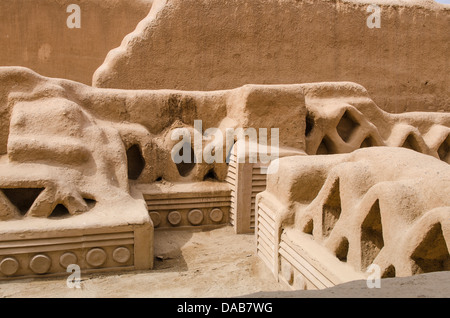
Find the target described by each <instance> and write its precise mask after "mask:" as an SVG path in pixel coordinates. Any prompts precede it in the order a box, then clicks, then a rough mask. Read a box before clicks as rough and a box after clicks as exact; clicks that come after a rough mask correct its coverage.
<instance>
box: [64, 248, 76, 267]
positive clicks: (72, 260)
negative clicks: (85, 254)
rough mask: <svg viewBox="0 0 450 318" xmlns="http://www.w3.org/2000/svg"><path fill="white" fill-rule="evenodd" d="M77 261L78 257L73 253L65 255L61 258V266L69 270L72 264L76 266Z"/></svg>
mask: <svg viewBox="0 0 450 318" xmlns="http://www.w3.org/2000/svg"><path fill="white" fill-rule="evenodd" d="M77 261H78V257H77V256H76V255H75V254H74V253H72V252H67V253H64V254H63V255H61V257H60V258H59V264H60V265H61V266H62V267H64V268H67V267H68V266H69V265H71V264H76V263H77Z"/></svg>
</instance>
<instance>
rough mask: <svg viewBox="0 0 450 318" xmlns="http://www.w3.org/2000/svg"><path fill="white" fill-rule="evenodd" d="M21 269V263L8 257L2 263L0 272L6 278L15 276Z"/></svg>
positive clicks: (0, 263)
mask: <svg viewBox="0 0 450 318" xmlns="http://www.w3.org/2000/svg"><path fill="white" fill-rule="evenodd" d="M18 269H19V262H17V260H16V259H15V258H14V257H6V258H4V259H3V260H2V261H1V262H0V271H1V272H2V273H3V274H5V275H6V276H11V275H14V274H15V273H16V272H17V270H18Z"/></svg>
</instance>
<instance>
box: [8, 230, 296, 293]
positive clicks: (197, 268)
mask: <svg viewBox="0 0 450 318" xmlns="http://www.w3.org/2000/svg"><path fill="white" fill-rule="evenodd" d="M253 240H254V236H253V235H235V234H234V233H233V229H232V228H231V227H225V228H221V229H216V230H213V231H205V232H194V233H192V232H186V231H172V232H158V231H156V232H155V256H156V259H155V268H154V270H151V271H145V272H144V271H141V272H121V273H108V274H101V275H100V274H96V275H83V274H82V282H81V289H71V288H68V287H67V285H66V279H67V277H60V278H52V279H24V280H16V281H7V282H0V297H121V298H122V297H164V298H169V297H189V298H190V297H235V296H242V295H246V294H251V293H255V292H260V291H282V290H288V289H287V288H285V287H283V286H282V285H280V284H278V283H277V282H276V281H275V280H274V278H273V275H272V274H271V272H270V271H269V270H268V269H267V268H266V267H265V266H264V264H263V263H262V262H261V261H260V260H259V259H258V258H257V257H256V255H255V250H254V241H253ZM68 275H69V274H68Z"/></svg>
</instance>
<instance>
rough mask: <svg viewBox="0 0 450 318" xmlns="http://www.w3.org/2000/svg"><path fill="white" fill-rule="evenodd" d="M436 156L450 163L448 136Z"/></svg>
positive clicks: (449, 139)
mask: <svg viewBox="0 0 450 318" xmlns="http://www.w3.org/2000/svg"><path fill="white" fill-rule="evenodd" d="M438 155H439V158H440V159H441V160H442V161H445V162H447V163H450V135H448V136H447V138H446V139H445V140H444V142H443V143H442V145H441V146H440V147H439V149H438Z"/></svg>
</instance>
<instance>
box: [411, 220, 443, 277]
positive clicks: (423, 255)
mask: <svg viewBox="0 0 450 318" xmlns="http://www.w3.org/2000/svg"><path fill="white" fill-rule="evenodd" d="M411 259H412V260H413V261H414V264H413V274H421V273H429V272H438V271H448V270H450V255H449V253H448V249H447V244H446V242H445V239H444V235H443V233H442V226H441V223H436V224H434V225H433V226H432V227H431V229H430V230H429V231H428V233H427V234H426V235H425V237H424V239H423V240H422V242H420V244H419V245H418V246H417V247H416V249H415V250H414V252H413V253H412V255H411Z"/></svg>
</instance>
